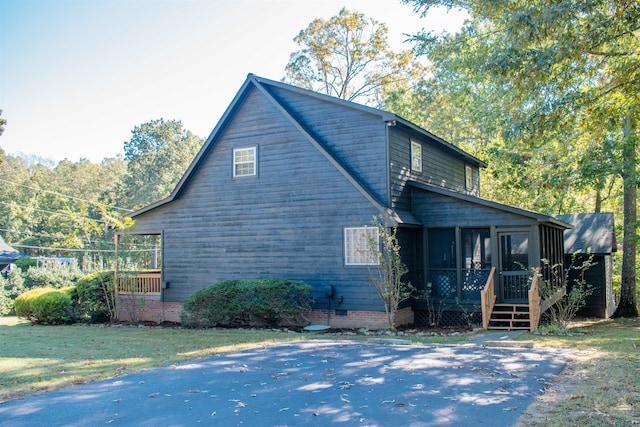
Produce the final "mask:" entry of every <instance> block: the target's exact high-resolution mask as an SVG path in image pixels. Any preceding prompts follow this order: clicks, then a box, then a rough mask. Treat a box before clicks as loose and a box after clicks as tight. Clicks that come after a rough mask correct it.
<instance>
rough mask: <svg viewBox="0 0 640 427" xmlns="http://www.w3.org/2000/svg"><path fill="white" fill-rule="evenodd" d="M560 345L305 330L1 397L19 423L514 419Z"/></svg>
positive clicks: (549, 371) (4, 418) (502, 422)
mask: <svg viewBox="0 0 640 427" xmlns="http://www.w3.org/2000/svg"><path fill="white" fill-rule="evenodd" d="M567 360H568V356H567V354H566V353H562V352H558V351H557V350H541V349H527V348H525V349H522V348H517V349H516V348H490V347H484V346H482V345H479V343H471V344H463V345H451V346H449V345H425V346H415V345H388V344H380V343H357V342H350V341H306V342H300V343H294V344H286V345H278V346H274V347H268V348H260V349H254V350H247V351H242V352H238V353H231V354H222V355H219V356H216V357H211V358H207V359H201V360H197V361H193V362H191V363H187V364H183V365H179V366H171V367H167V368H162V369H154V370H149V371H144V372H140V373H136V374H131V375H126V376H122V377H118V378H114V379H110V380H105V381H99V382H95V383H91V384H86V385H80V386H75V387H71V388H67V389H64V390H60V391H56V392H51V393H47V394H43V395H38V396H31V397H27V398H24V399H17V400H12V401H8V402H5V403H3V404H0V425H1V426H3V427H14V426H30V427H31V426H99V425H126V426H133V425H136V426H192V425H198V424H199V425H216V426H259V427H260V426H269V427H273V426H290V427H291V426H302V425H304V426H328V425H344V426H443V425H449V426H463V425H466V426H471V425H474V426H475V425H483V426H509V425H513V424H514V423H515V422H516V421H517V419H518V418H519V417H520V415H521V414H522V412H523V411H524V410H525V409H526V408H527V406H528V405H529V404H530V403H532V402H533V400H534V398H535V396H536V395H538V394H540V393H541V392H542V390H543V389H544V387H545V383H547V382H548V381H550V380H551V379H552V378H553V376H554V375H555V374H557V373H558V372H559V371H560V370H561V369H562V368H563V367H564V365H565V364H566V362H567Z"/></svg>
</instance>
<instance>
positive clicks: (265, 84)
mask: <svg viewBox="0 0 640 427" xmlns="http://www.w3.org/2000/svg"><path fill="white" fill-rule="evenodd" d="M251 88H256V89H258V90H259V91H260V92H261V93H262V94H264V95H265V96H266V97H267V98H268V99H269V100H270V101H271V102H272V103H273V105H274V106H275V107H276V108H278V109H279V110H280V112H282V114H283V115H284V116H285V117H286V118H287V119H288V120H289V121H290V122H291V124H292V125H293V126H295V127H296V128H297V129H298V130H299V131H300V132H301V133H302V134H303V135H304V136H305V137H306V138H307V139H308V140H309V141H310V142H311V143H312V144H313V145H314V146H315V147H316V148H317V149H318V150H319V151H320V152H321V153H322V154H323V155H324V156H325V157H326V158H327V159H328V160H329V162H331V163H332V164H333V166H334V167H336V168H337V169H338V170H339V171H340V172H341V173H342V174H343V175H344V176H345V177H346V178H347V179H348V180H349V181H350V182H351V183H352V184H353V185H354V186H355V187H356V188H357V189H358V191H360V192H361V193H362V194H363V195H364V196H365V197H366V198H367V199H368V200H369V201H370V202H371V203H372V204H373V205H374V206H376V207H377V208H378V210H379V211H380V213H381V214H385V215H388V216H389V217H391V218H392V219H394V220H395V221H396V222H398V223H399V224H402V223H405V224H418V221H416V220H415V218H413V217H412V216H411V215H410V214H409V213H407V212H404V213H401V212H394V211H391V210H390V209H388V208H387V207H385V206H384V203H382V202H381V201H380V200H378V199H377V197H376V196H375V195H374V193H373V192H372V191H370V190H369V189H368V188H367V185H366V183H364V182H362V180H361V179H360V178H359V177H358V175H357V174H355V173H354V172H352V171H351V170H350V168H349V167H348V166H346V165H345V163H344V162H343V161H342V160H341V159H340V158H339V157H338V156H336V155H335V154H334V153H333V152H332V151H331V150H330V149H329V148H328V147H327V146H326V145H325V144H323V142H322V141H321V140H320V139H319V138H317V137H316V136H315V135H314V134H313V132H311V131H310V130H309V129H307V127H306V126H305V124H304V123H303V122H302V121H300V120H299V119H298V118H297V117H296V115H295V114H293V112H291V111H289V109H288V107H287V106H286V105H284V104H283V103H282V102H281V101H280V100H279V99H278V97H277V96H275V95H274V94H273V92H272V89H273V88H277V89H282V90H288V91H292V92H295V93H299V94H302V95H304V96H307V97H312V98H316V99H321V100H323V101H325V102H331V103H335V104H336V105H341V106H343V107H347V108H351V109H355V110H359V111H362V112H366V113H368V114H372V115H374V116H378V117H380V119H381V120H382V121H383V122H386V123H388V124H389V125H390V126H396V125H398V124H401V125H403V126H406V127H408V128H410V129H412V130H413V131H415V132H418V133H420V134H422V135H424V136H425V137H427V138H429V139H430V140H432V141H434V142H435V143H436V144H439V146H441V148H443V149H445V150H448V151H451V152H453V153H456V154H458V155H460V156H462V157H465V159H466V161H468V162H470V163H473V164H475V165H478V166H479V167H486V164H484V163H483V162H482V161H480V160H479V159H477V158H475V157H473V156H471V155H470V154H467V153H465V152H464V151H463V150H461V149H459V148H457V147H455V146H454V145H452V144H450V143H448V142H446V141H444V140H442V139H440V138H438V137H436V136H435V135H433V134H431V133H429V132H427V131H426V130H424V129H422V128H420V127H419V126H417V125H415V124H413V123H411V122H409V121H407V120H405V119H403V118H401V117H399V116H397V115H395V114H393V113H389V112H387V111H383V110H379V109H376V108H372V107H367V106H365V105H361V104H357V103H354V102H350V101H345V100H342V99H339V98H334V97H331V96H328V95H323V94H320V93H317V92H313V91H310V90H307V89H302V88H299V87H295V86H291V85H288V84H285V83H281V82H277V81H274V80H269V79H265V78H262V77H258V76H255V75H253V74H249V75H248V76H247V78H246V80H245V82H244V83H243V85H242V86H241V88H240V90H239V91H238V93H237V94H236V96H235V97H234V99H233V101H232V102H231V104H230V105H229V107H227V110H226V111H225V113H224V114H223V115H222V118H221V119H220V121H219V122H218V123H217V125H216V126H215V128H214V129H213V131H212V132H211V134H210V135H209V137H208V138H207V139H206V141H205V143H204V144H203V146H202V148H201V149H200V151H199V152H198V154H197V155H196V157H195V158H194V160H193V162H192V163H191V165H190V166H189V168H188V169H187V171H186V172H185V173H184V175H183V176H182V178H181V179H180V181H179V182H178V184H177V186H176V188H175V189H174V190H173V192H172V193H171V194H170V195H169V196H168V197H167V198H165V199H163V200H160V201H158V202H155V203H153V204H151V205H148V206H146V207H144V208H142V209H140V210H137V211H135V212H133V213H131V215H130V216H131V217H132V218H135V217H136V216H139V215H141V214H143V213H145V212H148V211H151V210H153V209H155V208H158V207H160V206H163V205H166V204H168V203H171V202H172V201H173V200H176V199H177V198H179V197H180V194H181V193H182V192H183V191H184V189H185V188H186V186H187V185H188V183H189V181H190V180H191V178H192V177H193V176H194V174H195V172H196V170H197V169H198V167H199V166H200V164H201V163H202V162H203V161H204V159H205V158H206V157H207V155H208V153H209V152H210V151H211V150H212V149H213V147H215V145H216V143H217V141H218V139H219V136H220V135H221V134H222V132H223V131H224V129H225V128H226V126H227V125H228V124H229V123H230V121H231V120H232V118H233V116H234V114H235V113H236V111H237V110H238V108H239V107H240V105H241V104H242V102H243V101H244V100H245V98H246V96H247V95H248V93H249V91H250V89H251Z"/></svg>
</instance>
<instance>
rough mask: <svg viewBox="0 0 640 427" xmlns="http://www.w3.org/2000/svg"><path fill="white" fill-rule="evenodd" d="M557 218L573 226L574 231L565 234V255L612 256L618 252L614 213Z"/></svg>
mask: <svg viewBox="0 0 640 427" xmlns="http://www.w3.org/2000/svg"><path fill="white" fill-rule="evenodd" d="M555 217H556V218H558V219H559V220H561V221H564V222H567V223H569V224H572V225H573V229H572V230H567V231H565V232H564V248H565V253H567V254H573V253H576V252H577V253H582V254H585V253H587V252H589V253H592V254H610V253H611V252H615V251H617V244H616V235H615V232H614V226H613V213H611V212H591V213H581V214H567V215H555Z"/></svg>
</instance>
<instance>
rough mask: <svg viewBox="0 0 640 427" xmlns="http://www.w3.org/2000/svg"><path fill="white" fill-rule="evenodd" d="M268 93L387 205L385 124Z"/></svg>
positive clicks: (291, 94)
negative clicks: (293, 112) (284, 105)
mask: <svg viewBox="0 0 640 427" xmlns="http://www.w3.org/2000/svg"><path fill="white" fill-rule="evenodd" d="M272 91H273V94H274V96H276V97H277V98H278V99H280V100H281V101H282V102H283V103H284V104H286V105H287V106H288V108H289V110H290V111H295V115H296V117H298V118H299V119H300V120H301V121H302V122H304V124H305V126H306V127H307V128H308V129H309V130H310V131H311V132H312V133H313V134H314V135H316V136H317V137H318V138H319V139H320V140H321V141H322V142H323V143H324V144H325V145H326V146H327V147H328V148H329V150H331V151H332V152H333V153H335V154H336V156H337V157H339V158H340V160H341V161H342V162H344V164H345V165H346V166H347V168H348V169H350V170H352V171H353V172H354V175H355V176H357V177H359V178H360V179H361V180H362V182H363V183H364V185H365V187H366V188H367V189H368V190H370V191H371V192H372V193H373V194H374V195H375V197H377V199H378V200H379V201H381V202H382V203H383V204H387V203H388V185H389V184H388V181H387V168H386V162H387V144H386V123H385V122H384V121H383V120H382V118H381V117H380V116H378V115H374V114H369V113H366V112H364V111H361V110H358V109H354V108H348V107H345V106H342V105H339V104H337V103H335V102H330V101H324V100H322V99H319V98H317V97H309V96H303V95H301V94H298V93H296V92H292V91H284V90H277V89H275V88H273V89H272Z"/></svg>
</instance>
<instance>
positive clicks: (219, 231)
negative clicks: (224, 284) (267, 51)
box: [135, 89, 383, 310]
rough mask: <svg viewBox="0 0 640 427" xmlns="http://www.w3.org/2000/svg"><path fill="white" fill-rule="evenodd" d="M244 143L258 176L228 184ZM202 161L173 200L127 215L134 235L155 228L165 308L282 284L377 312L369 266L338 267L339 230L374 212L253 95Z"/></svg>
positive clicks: (340, 264) (358, 223) (271, 108)
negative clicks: (242, 284) (267, 282)
mask: <svg viewBox="0 0 640 427" xmlns="http://www.w3.org/2000/svg"><path fill="white" fill-rule="evenodd" d="M248 146H257V147H258V176H256V177H242V178H235V179H234V178H233V177H232V151H233V148H239V147H248ZM203 160H204V161H203V162H202V163H201V165H200V167H199V168H198V169H197V170H196V171H195V173H194V175H193V176H192V178H191V180H190V181H189V183H188V184H187V185H186V187H185V189H184V192H183V193H182V194H181V196H180V198H179V199H177V200H175V201H173V202H172V203H169V204H168V205H165V206H162V207H159V208H156V209H154V210H152V211H149V212H146V213H144V214H142V215H140V216H139V217H138V218H136V224H135V232H136V233H141V234H143V233H153V232H160V231H164V242H163V245H164V246H163V260H164V261H163V274H164V276H163V278H164V280H165V281H166V282H169V286H170V287H169V288H168V289H166V290H165V294H164V298H165V301H177V302H183V301H184V300H185V299H186V298H188V297H189V296H190V295H191V294H192V293H193V292H195V291H196V290H198V289H201V288H204V287H207V286H210V285H213V284H215V283H218V282H220V281H223V280H226V279H244V278H260V277H282V278H287V279H294V280H303V281H305V282H307V283H309V284H312V285H314V286H316V287H317V288H318V289H324V286H325V285H327V284H331V285H333V286H334V288H335V294H336V297H343V298H344V300H343V301H344V302H343V303H342V304H341V305H339V306H335V303H334V305H332V307H333V308H338V309H344V310H383V307H382V303H381V302H380V300H379V298H378V296H377V295H376V294H375V291H374V289H373V288H372V287H371V286H370V285H369V276H370V275H369V271H368V268H367V267H346V266H344V264H343V262H344V261H343V227H345V226H362V225H369V224H370V223H371V220H372V218H373V216H374V215H376V214H377V211H376V209H375V208H374V207H373V206H372V205H371V203H370V202H368V200H367V199H366V198H365V197H364V196H363V195H362V194H361V193H360V192H359V191H358V190H356V188H355V187H354V186H353V185H352V184H351V183H350V182H349V181H348V180H347V179H346V178H345V177H344V176H343V175H342V174H341V173H340V172H339V171H338V170H337V169H336V168H335V167H334V166H333V165H332V164H331V163H330V162H329V161H328V160H327V159H326V158H325V157H324V156H323V155H322V154H321V153H320V152H319V151H318V150H317V149H316V148H315V147H314V146H313V145H312V143H311V142H309V141H308V140H307V139H306V138H305V137H304V136H302V135H301V134H300V132H298V130H297V129H296V128H295V127H294V126H293V125H292V124H291V123H290V122H289V121H287V120H286V119H285V117H284V116H283V114H282V113H281V112H280V111H279V110H278V109H277V108H275V107H274V105H273V104H272V103H271V102H270V101H269V100H268V99H267V98H266V97H265V96H264V95H263V94H262V93H260V92H259V91H258V90H256V89H251V90H250V92H249V94H248V95H247V97H246V99H245V100H244V102H243V103H242V104H241V105H240V106H239V109H238V111H237V112H236V114H235V115H234V116H233V118H232V120H231V122H230V123H229V124H228V126H227V127H226V128H225V130H224V131H223V133H222V134H221V135H220V136H219V139H218V141H217V142H216V145H215V146H214V147H213V149H212V150H211V151H210V152H209V153H208V155H207V158H206V159H203ZM325 300H326V298H325ZM318 302H319V303H320V304H324V303H326V301H323V300H322V298H321V299H320V300H319V301H318Z"/></svg>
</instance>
